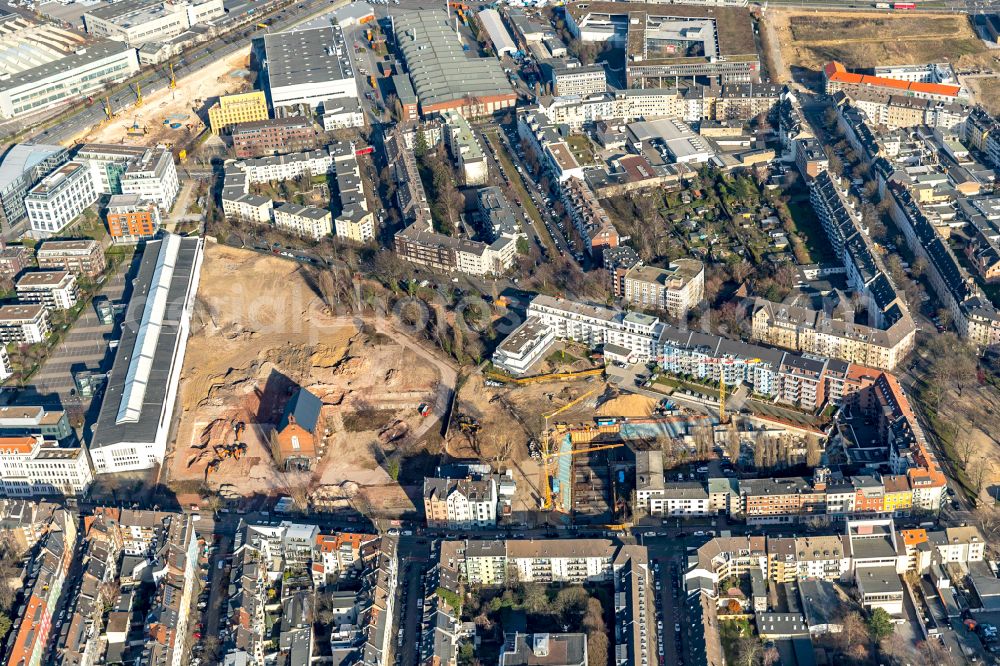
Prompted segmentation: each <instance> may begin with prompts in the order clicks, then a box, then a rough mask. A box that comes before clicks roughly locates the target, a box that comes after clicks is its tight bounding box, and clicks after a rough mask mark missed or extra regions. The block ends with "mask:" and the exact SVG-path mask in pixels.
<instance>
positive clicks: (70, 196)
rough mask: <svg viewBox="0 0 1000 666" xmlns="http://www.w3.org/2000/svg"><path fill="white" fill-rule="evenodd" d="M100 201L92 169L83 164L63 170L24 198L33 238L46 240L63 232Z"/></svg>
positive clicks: (34, 188) (49, 176) (64, 166)
mask: <svg viewBox="0 0 1000 666" xmlns="http://www.w3.org/2000/svg"><path fill="white" fill-rule="evenodd" d="M95 201H97V191H96V190H95V188H94V182H93V180H92V178H91V173H90V169H88V168H87V167H86V166H85V165H83V164H81V163H80V162H76V161H74V162H69V163H68V164H64V165H63V166H61V167H59V168H58V169H56V170H55V171H53V172H52V173H50V174H49V175H48V176H46V177H45V178H43V179H42V182H40V183H39V184H38V185H35V186H34V187H33V188H31V190H30V191H29V192H28V194H27V196H25V198H24V204H25V208H26V209H27V211H28V221H29V223H30V226H31V235H32V236H34V237H35V238H46V237H48V236H52V235H54V234H57V233H59V232H60V231H62V230H63V229H64V228H65V227H66V226H67V225H68V224H69V223H70V222H72V221H73V220H75V219H76V217H77V216H78V215H80V214H81V213H83V211H84V210H86V209H87V208H88V207H90V205H91V204H93V203H94V202H95Z"/></svg>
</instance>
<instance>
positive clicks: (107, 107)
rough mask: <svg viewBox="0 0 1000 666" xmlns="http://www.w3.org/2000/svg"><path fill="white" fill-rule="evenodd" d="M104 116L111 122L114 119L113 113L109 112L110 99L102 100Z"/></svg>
mask: <svg viewBox="0 0 1000 666" xmlns="http://www.w3.org/2000/svg"><path fill="white" fill-rule="evenodd" d="M104 115H106V116H107V117H108V120H111V119H113V118H114V117H115V112H114V111H112V110H111V98H110V97H105V98H104Z"/></svg>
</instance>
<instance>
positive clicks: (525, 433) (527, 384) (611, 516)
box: [446, 370, 715, 525]
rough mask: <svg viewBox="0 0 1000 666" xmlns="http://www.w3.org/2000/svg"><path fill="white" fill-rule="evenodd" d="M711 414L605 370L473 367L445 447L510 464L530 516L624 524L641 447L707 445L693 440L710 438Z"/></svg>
mask: <svg viewBox="0 0 1000 666" xmlns="http://www.w3.org/2000/svg"><path fill="white" fill-rule="evenodd" d="M714 422H715V419H713V418H712V417H710V416H709V415H707V414H706V413H704V412H695V411H692V410H687V409H681V408H678V407H677V406H676V405H674V404H673V403H672V402H670V401H669V400H666V399H661V400H657V399H655V398H651V397H647V396H644V395H638V394H634V393H630V392H626V391H622V390H620V389H619V388H618V387H616V386H614V385H612V384H608V383H607V382H606V381H605V378H604V377H603V371H602V370H596V371H594V370H589V371H583V372H577V373H561V374H552V375H541V376H537V377H533V378H531V379H529V380H510V379H509V378H508V379H507V381H506V382H505V381H500V380H499V379H498V378H496V377H492V376H490V375H487V376H485V377H480V376H473V377H470V378H469V379H468V380H467V381H466V383H465V384H464V385H463V386H462V388H461V390H460V391H459V394H458V397H457V399H456V402H455V417H454V418H453V420H452V424H451V425H452V427H451V430H450V433H449V437H448V439H447V441H446V451H447V453H448V455H449V456H451V457H453V458H457V459H462V458H479V459H481V460H484V461H488V462H491V463H492V464H493V465H494V467H495V468H499V469H511V470H512V471H513V472H514V477H515V480H516V482H517V494H516V495H515V498H514V506H513V512H514V514H515V515H517V516H521V517H523V520H525V521H526V522H528V523H530V524H545V523H548V524H561V523H565V522H568V521H572V522H575V523H577V524H592V525H619V524H623V523H626V522H628V521H630V520H631V514H630V513H629V512H630V504H631V495H632V490H633V485H634V475H635V474H634V473H635V451H637V450H642V449H644V448H650V447H658V448H676V447H683V448H685V449H690V450H691V451H692V452H693V451H694V450H695V449H696V448H700V449H701V450H710V449H711V445H710V444H709V445H708V446H707V447H706V446H701V447H697V446H696V445H695V443H694V441H695V439H696V438H697V437H698V435H699V434H702V435H704V436H705V437H707V438H708V439H707V440H706V442H708V441H710V438H711V436H712V435H711V426H712V424H713V423H714ZM706 427H707V430H706ZM665 442H671V443H674V444H675V447H670V446H666V445H665Z"/></svg>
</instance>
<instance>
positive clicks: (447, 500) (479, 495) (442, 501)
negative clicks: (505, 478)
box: [424, 476, 498, 529]
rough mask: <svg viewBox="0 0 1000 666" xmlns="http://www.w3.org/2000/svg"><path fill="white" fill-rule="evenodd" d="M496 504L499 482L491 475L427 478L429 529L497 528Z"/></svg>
mask: <svg viewBox="0 0 1000 666" xmlns="http://www.w3.org/2000/svg"><path fill="white" fill-rule="evenodd" d="M497 502H498V497H497V483H496V479H494V478H493V477H492V476H485V477H483V478H476V479H474V478H471V477H470V478H465V479H450V478H432V477H428V478H425V479H424V516H425V518H426V519H427V526H428V527H448V528H457V529H473V528H477V527H492V526H495V525H496V523H497Z"/></svg>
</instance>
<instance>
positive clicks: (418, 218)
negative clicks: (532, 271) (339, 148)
mask: <svg viewBox="0 0 1000 666" xmlns="http://www.w3.org/2000/svg"><path fill="white" fill-rule="evenodd" d="M386 153H387V155H388V159H389V164H390V165H392V167H393V172H394V179H395V181H396V198H397V201H398V203H399V208H400V211H401V212H402V213H403V219H404V221H405V222H406V223H407V224H408V226H407V227H406V228H404V229H403V230H402V231H399V232H397V233H396V235H395V237H394V247H395V250H396V254H398V255H399V256H400V257H402V258H403V259H406V260H407V261H409V262H412V263H415V264H419V265H423V266H429V267H431V268H433V269H436V270H441V271H447V272H459V273H469V274H471V275H489V274H494V275H497V274H501V273H503V272H505V271H506V270H507V269H509V268H510V267H511V266H512V265H513V263H514V258H515V255H516V252H517V238H516V237H514V236H508V235H503V236H501V237H499V238H497V239H496V240H494V241H493V242H491V243H484V242H480V241H473V240H468V239H464V238H455V237H453V236H448V235H445V234H440V233H437V232H436V231H434V225H433V220H432V219H431V212H430V205H429V204H428V203H427V195H426V193H425V192H424V188H423V185H422V184H421V182H420V173H419V172H418V170H417V162H416V158H415V157H414V155H413V151H412V150H411V149H409V148H407V146H406V141H405V138H404V136H403V134H402V132H399V131H397V132H394V133H393V134H392V135H390V137H389V138H388V139H387V140H386Z"/></svg>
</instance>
